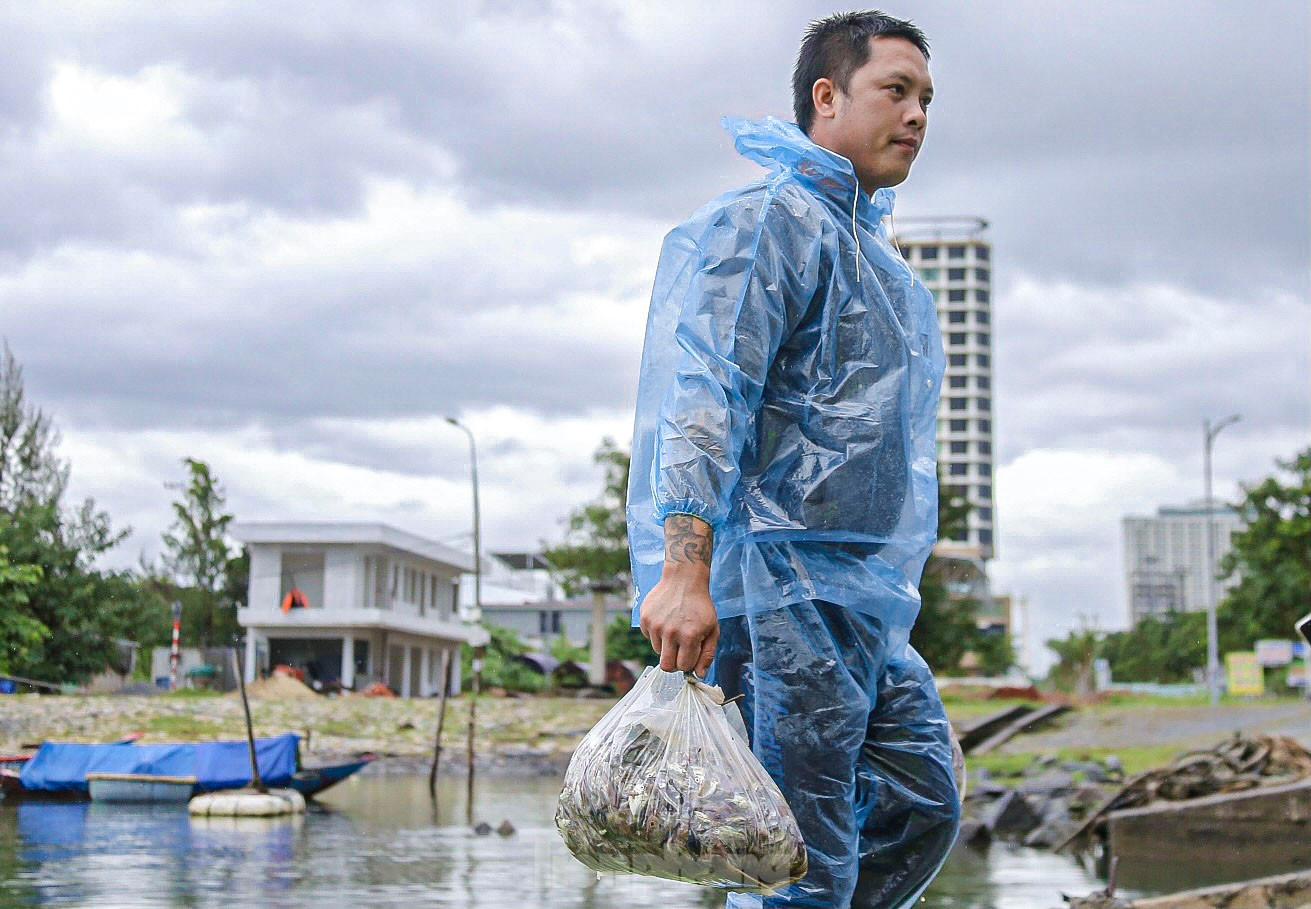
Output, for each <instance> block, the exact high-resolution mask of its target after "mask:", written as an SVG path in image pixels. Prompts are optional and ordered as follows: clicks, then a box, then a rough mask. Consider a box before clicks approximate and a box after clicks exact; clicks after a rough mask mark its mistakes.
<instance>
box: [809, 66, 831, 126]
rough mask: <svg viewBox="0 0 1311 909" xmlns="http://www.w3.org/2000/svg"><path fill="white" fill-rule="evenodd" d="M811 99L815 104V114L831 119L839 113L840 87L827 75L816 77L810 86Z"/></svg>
mask: <svg viewBox="0 0 1311 909" xmlns="http://www.w3.org/2000/svg"><path fill="white" fill-rule="evenodd" d="M810 100H811V103H812V104H814V105H815V116H816V117H822V118H824V119H825V120H831V119H833V117H834V116H835V115H836V114H837V103H838V87H837V85H836V84H834V82H833V80H832V79H830V78H828V77H827V76H825V77H824V78H822V79H816V80H815V84H814V85H812V86H811V87H810Z"/></svg>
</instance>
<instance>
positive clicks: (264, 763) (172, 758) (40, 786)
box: [21, 733, 300, 792]
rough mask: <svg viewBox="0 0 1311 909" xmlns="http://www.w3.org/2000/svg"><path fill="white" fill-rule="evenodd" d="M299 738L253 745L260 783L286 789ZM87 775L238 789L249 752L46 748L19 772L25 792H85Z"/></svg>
mask: <svg viewBox="0 0 1311 909" xmlns="http://www.w3.org/2000/svg"><path fill="white" fill-rule="evenodd" d="M299 746H300V736H298V735H296V734H295V733H288V734H286V735H280V736H276V737H275V738H271V739H256V740H255V757H256V760H257V761H258V762H259V774H260V778H261V779H262V780H263V781H264V782H265V783H267V784H268V785H270V786H286V785H288V784H289V783H290V782H291V776H292V774H293V773H295V772H296V753H297V749H298V748H299ZM88 773H147V774H152V775H156V776H194V777H195V778H196V781H197V782H196V788H197V789H199V790H201V791H209V790H213V789H236V788H239V787H241V786H244V785H246V784H247V783H249V782H250V750H249V747H248V746H247V744H246V743H245V742H204V743H200V744H192V745H61V744H55V743H52V742H45V743H43V744H42V745H41V747H40V748H39V749H38V750H37V752H36V754H35V755H34V756H33V757H32V759H31V760H30V761H28V762H27V763H26V764H25V765H24V766H23V772H22V776H21V780H22V783H23V787H24V788H25V789H33V790H40V791H45V792H60V791H76V792H85V791H86V788H87V782H86V776H87V774H88Z"/></svg>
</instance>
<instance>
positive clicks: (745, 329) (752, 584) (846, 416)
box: [628, 118, 959, 906]
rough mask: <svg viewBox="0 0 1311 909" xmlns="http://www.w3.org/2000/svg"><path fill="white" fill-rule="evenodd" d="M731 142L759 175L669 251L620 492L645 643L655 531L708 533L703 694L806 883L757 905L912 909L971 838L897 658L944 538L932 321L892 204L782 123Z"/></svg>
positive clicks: (921, 678) (937, 356) (946, 743)
mask: <svg viewBox="0 0 1311 909" xmlns="http://www.w3.org/2000/svg"><path fill="white" fill-rule="evenodd" d="M724 125H725V126H726V127H727V129H728V130H729V132H730V133H731V134H732V135H733V137H734V139H735V142H736V146H737V149H738V151H739V152H741V153H742V154H743V155H745V156H746V157H748V158H750V159H751V160H753V161H756V162H758V163H760V164H762V165H764V166H765V167H767V168H769V169H770V171H769V173H768V175H767V176H765V177H764V178H763V179H762V180H760V181H759V182H756V183H752V184H750V185H748V186H745V187H742V188H741V189H737V190H733V191H731V192H728V193H725V194H724V195H722V196H720V197H719V198H717V199H715V200H714V201H712V202H710V203H709V204H707V205H706V206H704V207H703V208H701V209H700V210H699V211H697V212H696V213H695V214H693V215H692V217H691V218H689V219H688V220H687V221H686V222H684V223H683V224H681V225H679V226H678V227H677V228H675V229H674V230H673V231H672V232H670V234H669V235H668V237H666V239H665V243H664V246H663V249H662V251H661V255H660V265H659V268H658V270H657V272H656V278H655V288H654V291H653V294H652V299H651V310H650V315H649V318H648V321H647V328H646V342H645V346H644V349H643V354H642V370H641V376H640V381H639V388H638V404H637V416H636V424H635V429H634V437H633V449H632V472H631V479H630V486H629V494H628V532H629V546H630V550H631V556H632V567H633V579H634V583H635V586H636V590H637V596H636V601H635V603H634V609H633V624H634V625H636V624H638V619H639V616H640V608H641V603H642V600H643V598H644V597H645V595H646V593H647V592H648V591H650V590H651V588H652V587H654V586H655V584H656V582H657V581H658V580H659V579H660V573H661V566H662V562H663V557H664V536H663V534H664V528H663V522H664V519H665V517H666V516H668V515H670V514H690V515H695V516H697V517H699V518H702V519H703V520H705V521H706V522H707V523H709V524H710V525H711V526H712V527H713V528H714V534H715V536H714V551H713V561H712V565H711V575H710V585H711V586H710V592H711V596H712V598H713V599H714V601H715V604H716V609H717V610H718V613H719V617H720V629H721V637H720V643H719V646H718V648H717V650H716V657H715V662H714V664H713V665H712V667H711V671H710V676H711V681H713V682H714V683H716V684H720V685H722V686H723V687H724V689H725V691H726V693H728V694H730V695H732V694H737V693H741V694H743V695H744V696H745V700H744V704H743V706H744V714H745V716H746V718H747V723H748V731H749V732H750V733H751V739H752V749H753V751H754V752H755V753H756V755H757V757H759V758H760V760H761V762H762V763H763V764H764V766H765V768H766V770H768V771H769V772H770V774H771V775H772V776H773V777H774V779H775V780H776V781H777V782H778V783H779V786H780V788H781V789H782V791H783V793H784V795H785V796H786V797H787V799H788V801H789V804H791V806H792V808H793V810H794V812H795V813H796V814H797V815H798V821H799V823H800V824H801V826H802V833H803V836H804V837H805V838H806V843H807V848H808V851H809V863H810V872H809V873H808V874H807V876H806V878H804V879H803V880H802V881H801V882H799V883H797V884H794V885H791V886H789V887H787V888H784V889H783V890H782V891H780V892H779V893H778V894H776V895H775V896H773V897H766V898H765V899H764V905H765V906H784V905H787V906H791V905H805V906H848V905H855V906H866V905H868V906H896V905H904V904H906V903H908V902H909V901H910V900H913V899H914V898H915V897H916V896H917V895H918V893H919V892H920V891H921V890H922V889H923V887H924V886H926V885H927V883H928V881H930V880H932V878H933V875H934V874H935V873H936V871H937V869H938V868H939V867H940V865H941V862H942V860H943V859H944V858H945V855H946V853H947V851H948V849H949V848H950V846H951V842H952V840H953V839H954V837H955V832H956V827H957V823H958V819H959V802H958V797H957V792H956V787H955V783H954V780H953V777H952V772H951V746H950V740H949V737H948V731H947V730H948V725H947V720H946V717H945V714H944V713H943V711H942V704H941V701H940V699H939V698H938V695H937V691H936V689H935V688H934V685H933V679H932V675H931V674H930V673H929V671H928V668H927V667H926V666H925V665H924V662H923V660H921V659H920V658H919V656H918V655H917V654H915V652H914V650H913V649H911V648H909V646H908V639H909V635H910V629H911V626H912V625H913V624H914V621H915V618H916V615H917V614H918V611H919V593H918V590H917V585H918V583H919V579H920V573H921V571H922V570H923V567H924V562H925V559H926V558H927V557H928V554H929V551H930V549H931V548H932V546H933V543H934V540H935V538H936V534H937V477H936V450H935V446H936V438H935V429H936V420H937V406H938V390H939V386H940V384H941V380H942V372H943V354H942V342H941V338H940V337H939V334H938V323H937V315H936V312H935V309H934V303H933V298H932V295H931V294H930V293H929V291H928V289H927V288H926V287H925V286H924V285H923V283H921V282H920V281H918V280H917V279H916V277H915V274H914V272H913V271H912V269H911V268H910V267H909V266H908V265H907V264H906V262H905V261H904V260H903V259H902V257H901V255H900V253H899V252H898V251H897V249H896V247H895V246H894V245H893V244H892V243H891V242H890V241H889V239H888V235H887V232H886V230H885V229H884V227H883V224H882V220H883V218H884V217H885V216H887V215H889V214H890V213H891V210H892V203H893V198H894V195H893V193H892V192H891V190H886V189H884V190H879V191H878V192H876V193H875V194H874V196H873V198H872V199H871V198H870V197H868V196H866V195H865V194H864V193H862V192H860V190H859V186H858V183H857V180H856V176H855V172H854V170H853V168H852V166H851V163H850V162H849V161H848V160H847V159H846V158H844V157H842V156H840V155H837V154H834V153H833V152H830V151H828V150H826V149H824V148H821V147H819V146H817V145H815V144H814V143H813V142H811V141H810V139H809V138H808V137H807V136H806V135H805V134H804V133H802V132H801V130H800V129H798V128H797V127H796V126H795V125H793V124H791V123H786V122H784V121H781V120H778V119H775V118H768V119H765V120H761V121H757V122H748V121H742V120H731V119H726V120H725V121H724ZM760 900H761V898H760V897H759V896H751V895H745V894H733V895H731V896H730V898H729V905H730V906H748V905H761V902H760ZM853 900H854V902H853Z"/></svg>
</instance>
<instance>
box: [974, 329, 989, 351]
mask: <svg viewBox="0 0 1311 909" xmlns="http://www.w3.org/2000/svg"><path fill="white" fill-rule="evenodd" d="M974 340H976V341H978V342H979V343H980V344H982V345H983V346H984V347H987V346H988V343H989V342H990V341H991V340H992V335H990V334H989V333H988V332H986V331H976V332H975V333H974Z"/></svg>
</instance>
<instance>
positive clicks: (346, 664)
mask: <svg viewBox="0 0 1311 909" xmlns="http://www.w3.org/2000/svg"><path fill="white" fill-rule="evenodd" d="M341 684H342V687H343V688H354V687H355V636H354V635H352V634H347V635H346V636H345V637H344V638H342V639H341Z"/></svg>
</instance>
